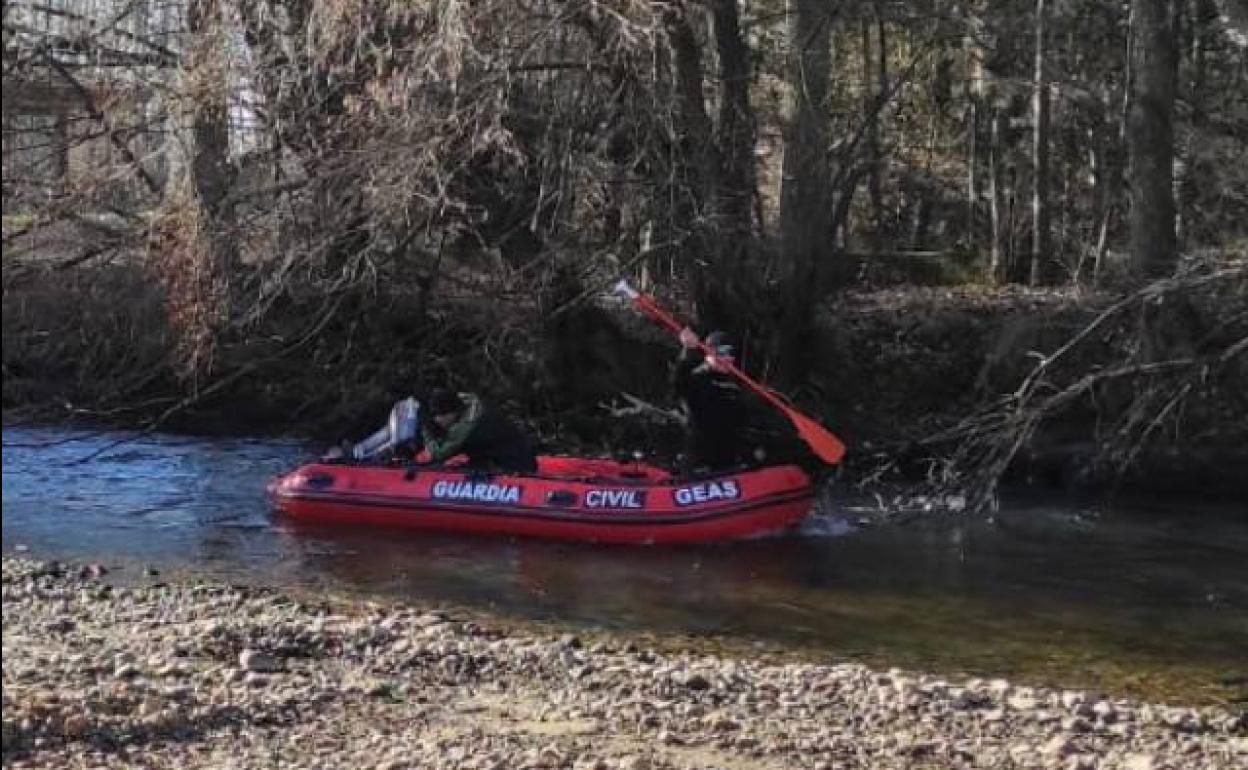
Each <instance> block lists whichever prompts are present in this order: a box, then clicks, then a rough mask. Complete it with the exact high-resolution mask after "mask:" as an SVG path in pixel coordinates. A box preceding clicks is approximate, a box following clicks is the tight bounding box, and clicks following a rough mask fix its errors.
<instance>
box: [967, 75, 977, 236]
mask: <svg viewBox="0 0 1248 770" xmlns="http://www.w3.org/2000/svg"><path fill="white" fill-rule="evenodd" d="M966 118H967V119H966V248H967V250H968V251H974V249H975V209H976V205H975V204H976V198H978V197H979V189H978V188H979V182H978V180H977V179H976V178H975V170H976V165H977V164H978V160H979V159H978V157H977V156H978V155H979V147H978V145H979V142H978V139H979V100H978V99H976V98H972V99H971V103H970V104H969V105H968V106H967V108H966Z"/></svg>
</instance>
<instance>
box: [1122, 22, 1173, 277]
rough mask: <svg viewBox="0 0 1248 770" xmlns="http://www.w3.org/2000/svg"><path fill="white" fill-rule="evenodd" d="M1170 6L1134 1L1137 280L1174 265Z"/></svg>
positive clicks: (1131, 139)
mask: <svg viewBox="0 0 1248 770" xmlns="http://www.w3.org/2000/svg"><path fill="white" fill-rule="evenodd" d="M1172 8H1173V4H1172V3H1171V2H1169V1H1168V0H1133V2H1132V10H1133V15H1134V21H1135V39H1134V42H1133V44H1132V46H1131V59H1132V69H1133V70H1134V74H1135V81H1134V83H1133V87H1132V91H1131V107H1130V110H1129V113H1128V119H1127V139H1128V147H1129V149H1130V154H1131V257H1132V267H1133V272H1134V273H1135V274H1136V275H1137V276H1139V277H1140V278H1147V277H1156V276H1161V275H1166V274H1169V273H1170V272H1172V271H1173V269H1174V266H1175V264H1176V263H1177V261H1178V241H1177V237H1176V234H1175V205H1174V180H1173V177H1174V97H1175V87H1176V80H1177V66H1178V51H1177V44H1176V40H1175V35H1174V19H1173V17H1172Z"/></svg>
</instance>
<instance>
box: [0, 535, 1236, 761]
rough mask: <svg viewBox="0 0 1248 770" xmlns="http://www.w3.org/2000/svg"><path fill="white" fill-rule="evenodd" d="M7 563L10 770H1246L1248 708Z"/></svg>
mask: <svg viewBox="0 0 1248 770" xmlns="http://www.w3.org/2000/svg"><path fill="white" fill-rule="evenodd" d="M100 573H101V570H100V569H99V568H95V567H89V566H88V567H69V566H65V565H61V564H55V563H46V562H38V561H34V560H29V559H25V558H8V557H6V558H5V559H4V562H3V604H4V642H3V653H4V664H3V665H4V716H3V730H4V733H3V765H4V767H12V768H34V767H47V768H53V767H54V768H104V767H143V768H166V767H167V768H178V770H190V769H191V768H253V767H255V768H259V767H264V768H326V769H327V770H328V769H329V768H348V767H349V768H395V769H397V768H476V769H479V770H522V769H524V768H571V769H572V770H591V769H603V770H617V769H618V770H661V769H663V770H666V769H669V768H671V769H675V768H682V769H683V768H708V769H709V768H721V769H723V770H750V769H753V768H758V769H760V770H762V769H763V768H767V769H771V768H776V769H779V768H829V769H830V768H838V769H841V768H843V769H845V770H848V769H849V768H873V769H875V768H922V769H923V770H935V769H936V768H1061V769H1062V770H1080V769H1082V770H1116V769H1119V768H1121V770H1162V768H1170V769H1171V770H1186V769H1187V768H1191V769H1192V770H1196V769H1197V768H1200V769H1201V770H1205V769H1206V768H1226V769H1227V770H1230V769H1231V768H1243V767H1248V715H1245V714H1243V713H1239V712H1231V711H1228V710H1225V709H1218V708H1201V709H1195V708H1187V707H1181V706H1175V705H1157V704H1148V703H1140V702H1134V701H1126V700H1117V699H1110V698H1105V697H1100V696H1098V695H1097V694H1095V693H1090V692H1076V691H1059V690H1049V689H1043V688H1030V687H1021V686H1014V685H1012V684H1011V683H1009V682H1007V681H1003V680H995V681H987V680H970V681H950V680H944V679H939V678H936V677H932V676H926V675H922V674H918V673H912V672H905V671H900V670H890V671H875V670H871V669H868V668H866V667H863V666H861V665H857V664H840V665H812V664H775V663H767V662H759V661H751V660H741V659H729V658H722V657H711V656H707V655H703V654H696V653H685V654H681V653H673V652H670V651H669V652H656V651H655V650H651V649H644V648H641V647H639V646H638V645H637V644H636V643H635V642H631V641H630V640H628V639H627V638H623V637H615V638H613V639H609V640H599V641H595V642H593V643H582V642H581V641H580V640H579V639H577V638H574V637H572V636H568V635H565V636H562V637H559V638H555V637H552V636H545V637H544V636H542V635H540V634H538V633H536V632H514V631H504V630H501V629H499V628H491V627H488V625H487V624H484V623H481V622H477V621H474V620H466V619H462V618H456V617H452V616H449V615H448V614H446V613H441V612H437V611H431V610H428V609H426V608H416V607H406V606H398V605H387V606H377V605H371V604H364V603H358V602H357V603H355V604H350V605H344V604H342V603H338V604H334V603H330V602H328V601H325V602H320V601H309V600H307V599H305V598H298V597H294V596H290V595H285V594H282V593H280V592H273V591H268V590H254V589H246V588H239V587H229V586H222V585H200V584H192V583H180V584H176V585H161V586H144V587H115V586H111V585H109V584H107V583H105V582H103V581H102V580H101V574H100Z"/></svg>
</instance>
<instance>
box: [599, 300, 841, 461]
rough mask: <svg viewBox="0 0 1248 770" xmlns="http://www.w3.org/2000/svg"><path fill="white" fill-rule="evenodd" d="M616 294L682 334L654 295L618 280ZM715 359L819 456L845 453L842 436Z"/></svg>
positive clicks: (728, 363)
mask: <svg viewBox="0 0 1248 770" xmlns="http://www.w3.org/2000/svg"><path fill="white" fill-rule="evenodd" d="M615 293H616V294H618V295H620V296H621V297H624V298H626V299H628V300H629V301H630V302H632V303H633V305H634V306H635V307H636V308H637V309H638V310H640V311H641V312H643V313H645V314H646V315H648V316H650V318H652V319H654V320H655V321H657V322H658V323H660V324H662V325H663V326H666V327H667V328H668V329H671V330H672V331H673V332H675V333H676V334H680V332H681V330H682V329H684V328H685V327H684V325H682V324H681V323H680V322H679V321H677V320H676V319H675V318H673V317H672V316H671V315H670V314H668V312H667V311H666V310H664V309H663V308H661V307H659V306H658V304H657V303H656V302H655V301H654V299H653V298H651V297H648V296H646V295H645V294H642V293H641V292H639V291H637V290H636V289H634V288H633V287H632V286H630V285H629V283H628V281H625V280H621V281H620V282H619V283H617V284H616V285H615ZM698 347H699V348H700V349H701V350H702V352H703V354H705V355H707V356H714V355H715V351H714V349H712V348H711V347H710V346H709V345H707V344H706V343H704V342H702V341H700V340H699V341H698ZM716 360H717V361H718V363H719V365H720V367H721V368H722V369H724V370H725V371H727V372H728V373H729V374H731V375H732V376H733V377H736V378H737V379H738V380H740V381H741V382H742V383H743V384H744V385H746V386H747V387H748V388H749V389H750V390H752V391H754V392H755V393H757V394H758V395H759V396H760V397H761V398H762V399H763V400H764V401H766V402H767V403H769V404H771V405H772V406H774V407H775V408H776V409H778V410H780V411H781V412H782V413H784V416H785V417H787V418H789V422H791V423H793V427H794V428H795V429H796V430H797V435H799V436H801V437H802V440H803V441H805V442H806V444H807V445H808V446H810V449H811V451H813V452H814V453H815V454H816V455H817V456H818V457H819V459H821V460H823V461H824V462H826V463H827V464H828V465H836V464H837V463H838V462H840V461H841V458H842V457H844V456H845V445H844V444H843V443H841V440H840V439H838V438H837V437H836V436H834V435H832V433H831V432H830V431H829V430H828V429H827V428H825V427H823V426H822V425H820V424H819V423H817V422H815V421H814V420H813V419H811V418H809V417H807V416H806V415H804V414H802V413H801V412H799V411H797V410H796V409H794V408H793V407H792V406H790V405H789V404H788V403H786V402H785V401H784V400H783V399H782V398H780V397H779V396H777V395H776V394H775V393H772V392H771V391H770V390H768V389H767V388H766V387H765V386H763V385H761V384H759V383H757V382H755V381H754V380H753V379H751V378H750V376H749V375H748V374H746V373H745V372H743V371H741V370H740V369H738V368H737V367H736V365H735V364H733V363H732V361H729V360H725V359H723V358H717V359H716Z"/></svg>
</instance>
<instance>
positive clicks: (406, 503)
mask: <svg viewBox="0 0 1248 770" xmlns="http://www.w3.org/2000/svg"><path fill="white" fill-rule="evenodd" d="M269 494H270V496H271V499H272V501H273V504H274V506H275V508H276V509H277V510H278V511H279V512H280V513H282V514H284V515H286V516H289V517H291V518H292V519H294V520H297V521H304V522H319V523H332V524H344V525H353V526H355V525H366V526H386V527H406V528H414V529H427V530H443V531H455V532H469V533H477V534H489V535H511V536H525V537H542V538H556V539H563V540H581V541H589V542H599V543H634V544H649V543H691V542H708V541H716V540H731V539H737V538H745V537H752V536H758V535H761V534H765V533H769V532H775V531H778V530H783V529H785V528H787V527H790V526H792V525H793V524H794V523H795V522H797V521H798V520H799V519H801V518H802V517H803V516H805V515H806V514H807V513H808V512H809V510H810V506H811V501H812V489H811V484H810V480H809V479H808V478H807V476H806V475H805V473H803V472H802V470H801V469H800V468H798V467H796V466H776V467H769V468H757V469H751V470H742V471H740V472H736V473H725V474H720V475H715V476H706V477H700V478H692V479H691V478H680V479H677V478H674V477H672V476H671V475H670V474H668V473H667V472H666V471H664V470H663V469H661V468H656V467H654V466H650V465H644V464H638V463H617V462H614V461H610V460H587V459H580V458H565V457H543V458H541V459H540V461H539V468H538V472H537V473H536V474H533V475H491V476H484V475H481V474H479V473H472V472H470V471H465V470H462V469H457V468H455V467H447V466H441V467H433V466H414V467H411V466H409V467H404V466H369V465H348V464H334V463H314V464H311V465H306V466H303V467H301V468H299V469H297V470H295V471H293V472H291V473H289V474H287V475H285V476H282V477H280V478H279V479H277V480H275V481H274V482H273V484H272V485H271V486H270V488H269Z"/></svg>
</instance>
